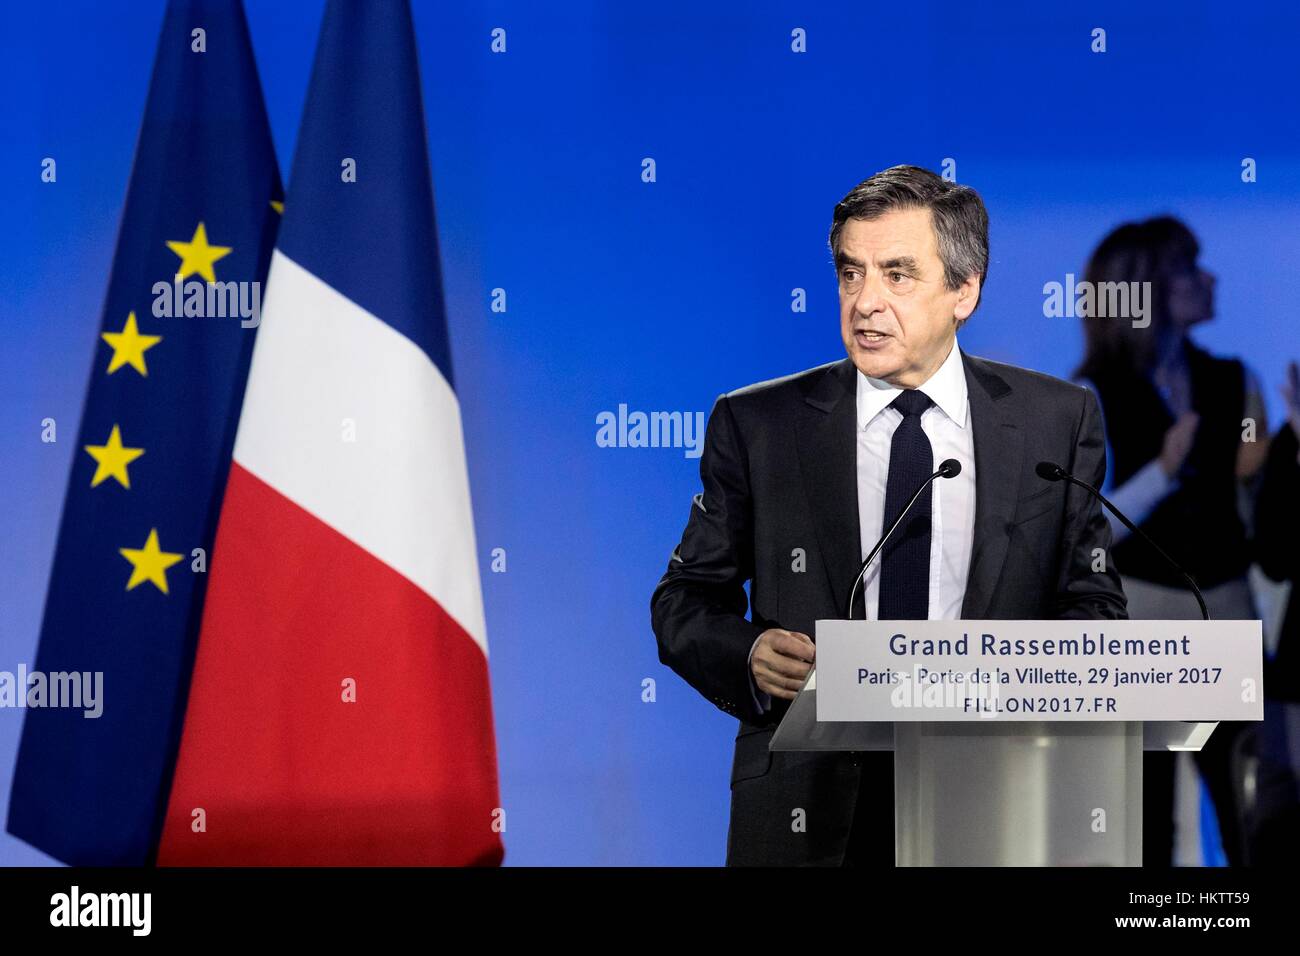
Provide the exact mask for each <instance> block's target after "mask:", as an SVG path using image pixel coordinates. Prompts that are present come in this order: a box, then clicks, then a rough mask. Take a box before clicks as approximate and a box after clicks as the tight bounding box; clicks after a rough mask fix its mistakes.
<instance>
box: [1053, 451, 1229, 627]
mask: <svg viewBox="0 0 1300 956" xmlns="http://www.w3.org/2000/svg"><path fill="white" fill-rule="evenodd" d="M1034 471H1036V472H1037V473H1038V477H1039V478H1042V479H1043V480H1045V481H1068V482H1071V483H1073V484H1076V485H1078V486H1079V487H1080V488H1082V489H1083V490H1084V491H1086V492H1088V494H1090V495H1092V496H1093V497H1094V498H1096V499H1097V500H1098V501H1100V502H1101V503H1102V504H1103V505H1105V506H1106V507H1107V508H1108V509H1110V513H1111V514H1113V515H1114V516H1115V517H1116V518H1118V519H1119V520H1120V522H1121V523H1122V524H1123V525H1124V527H1126V528H1128V529H1129V531H1131V532H1133V533H1134V534H1135V535H1137V536H1138V537H1139V538H1141V539H1142V540H1143V541H1145V542H1146V543H1147V544H1149V545H1150V546H1151V550H1153V551H1155V553H1156V554H1158V555H1160V557H1161V558H1163V559H1164V561H1165V563H1166V564H1168V565H1169V566H1170V567H1171V568H1173V569H1174V570H1175V571H1177V572H1178V573H1179V574H1181V575H1182V576H1183V578H1184V579H1185V580H1186V581H1187V584H1188V586H1189V587H1190V588H1191V589H1192V594H1194V595H1195V596H1196V603H1197V604H1199V605H1200V606H1201V617H1203V618H1205V620H1207V621H1208V620H1209V619H1210V611H1209V609H1208V608H1206V606H1205V595H1203V594H1202V593H1201V589H1200V588H1199V587H1197V584H1196V582H1195V581H1194V580H1193V579H1192V576H1191V575H1190V574H1188V573H1187V572H1186V571H1184V570H1183V569H1182V568H1181V567H1179V566H1178V562H1177V561H1175V560H1174V559H1173V558H1171V557H1169V555H1167V554H1165V552H1164V549H1163V548H1161V547H1160V545H1158V544H1156V543H1155V542H1154V541H1152V540H1151V536H1150V535H1148V534H1147V533H1146V532H1145V531H1143V530H1142V529H1141V528H1139V527H1138V526H1137V525H1135V524H1134V523H1133V522H1132V521H1129V520H1128V517H1127V516H1126V515H1125V514H1124V513H1123V512H1122V511H1120V510H1119V509H1118V508H1116V507H1115V506H1114V505H1113V504H1111V503H1110V502H1109V501H1107V500H1106V496H1105V495H1103V494H1102V493H1101V492H1100V491H1098V490H1097V489H1096V488H1094V487H1093V486H1092V485H1090V484H1088V483H1087V482H1086V481H1081V480H1080V479H1078V478H1076V477H1074V475H1072V474H1070V473H1069V472H1068V471H1066V470H1065V469H1064V468H1062V467H1061V466H1060V465H1057V464H1055V463H1053V462H1050V461H1040V462H1039V463H1038V464H1037V465H1035V466H1034Z"/></svg>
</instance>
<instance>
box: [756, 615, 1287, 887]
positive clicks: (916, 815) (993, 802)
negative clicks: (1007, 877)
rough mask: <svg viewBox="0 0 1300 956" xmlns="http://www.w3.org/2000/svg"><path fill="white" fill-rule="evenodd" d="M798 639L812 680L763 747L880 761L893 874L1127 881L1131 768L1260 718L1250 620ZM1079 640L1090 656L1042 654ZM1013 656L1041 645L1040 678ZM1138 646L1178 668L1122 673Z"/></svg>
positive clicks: (929, 629)
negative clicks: (889, 809) (1086, 872)
mask: <svg viewBox="0 0 1300 956" xmlns="http://www.w3.org/2000/svg"><path fill="white" fill-rule="evenodd" d="M904 628H906V631H903V629H904ZM816 633H817V641H816V644H817V654H816V658H817V659H816V669H815V670H813V671H812V672H811V673H810V674H809V676H808V679H807V680H806V681H805V683H804V687H803V689H802V690H801V691H800V692H799V694H798V695H797V696H796V698H795V699H794V700H793V701H792V702H791V704H790V707H789V709H788V711H787V712H786V714H785V716H784V717H783V719H782V721H781V723H780V725H779V726H778V728H777V730H776V732H775V733H774V734H773V736H772V741H771V744H770V747H771V749H772V750H821V751H845V752H858V751H872V750H889V751H893V754H894V820H893V825H894V847H895V862H896V864H897V865H898V866H1140V865H1141V863H1142V752H1143V751H1144V750H1193V751H1194V750H1200V749H1201V747H1202V746H1204V744H1205V742H1206V741H1207V740H1208V739H1209V738H1210V735H1211V734H1212V733H1213V731H1214V728H1215V726H1216V725H1217V723H1218V721H1220V720H1261V719H1262V718H1263V685H1262V667H1263V639H1262V628H1261V625H1260V622H1258V621H1225V622H1204V621H1104V622H1102V621H819V622H817V632H816ZM1090 635H1091V638H1090V639H1091V641H1092V642H1093V644H1094V645H1096V644H1100V650H1099V651H1094V652H1093V653H1087V654H1068V653H1055V651H1057V650H1060V649H1062V648H1063V649H1067V650H1077V649H1079V648H1080V647H1084V648H1090V647H1092V645H1089V644H1087V643H1086V642H1087V640H1088V639H1089V637H1090ZM963 636H964V637H965V642H964V643H963V642H962V637H963ZM990 637H991V638H992V641H991V642H990V641H989V640H987V638H990ZM1017 641H1018V642H1020V643H1019V644H1017V643H1016V642H1017ZM1031 641H1032V642H1036V643H1035V644H1033V645H1030V643H1029V642H1031ZM1003 642H1007V643H1005V644H1004V643H1003ZM1004 646H1007V647H1010V648H1011V649H1013V650H1014V649H1016V648H1017V647H1019V648H1020V649H1021V650H1022V653H1020V654H1014V653H1013V654H1010V655H1003V654H1000V653H997V650H998V649H999V648H1001V647H1004ZM1031 646H1032V647H1033V648H1035V649H1037V650H1038V651H1042V649H1043V648H1044V647H1045V646H1051V647H1052V648H1053V653H1052V655H1051V656H1052V660H1051V662H1050V664H1044V663H1043V662H1042V659H1041V655H1040V654H1033V655H1032V656H1033V657H1036V658H1039V660H1038V661H1037V662H1036V663H1028V660H1029V658H1030V656H1031V655H1028V654H1026V653H1023V651H1024V649H1025V648H1028V647H1031ZM1139 648H1141V649H1143V650H1144V651H1146V650H1151V649H1172V648H1181V649H1182V651H1183V652H1182V653H1177V654H1172V655H1164V654H1153V655H1148V654H1146V653H1145V652H1144V653H1142V654H1141V657H1142V658H1143V659H1142V661H1141V664H1140V666H1133V665H1134V663H1135V662H1134V661H1133V660H1132V659H1129V658H1130V654H1131V653H1132V652H1136V651H1137V650H1138V649H1139ZM1108 649H1109V650H1119V651H1124V653H1122V654H1121V653H1109V654H1108V653H1102V651H1105V650H1108ZM972 650H976V651H978V653H972ZM987 650H992V651H993V652H994V653H984V651H987ZM945 652H946V653H945ZM819 672H820V673H821V674H822V689H821V692H820V694H819V691H818V673H819ZM963 675H964V679H963ZM972 675H974V676H975V678H976V679H972ZM1161 675H1165V678H1167V679H1162V677H1161ZM979 677H987V678H988V680H986V681H981V680H979V679H978V678H979ZM873 678H879V679H878V680H873ZM1121 679H1122V682H1121ZM927 695H928V699H927ZM981 699H982V704H983V705H986V706H983V705H981ZM881 825H888V824H887V823H886V822H884V821H882V822H881Z"/></svg>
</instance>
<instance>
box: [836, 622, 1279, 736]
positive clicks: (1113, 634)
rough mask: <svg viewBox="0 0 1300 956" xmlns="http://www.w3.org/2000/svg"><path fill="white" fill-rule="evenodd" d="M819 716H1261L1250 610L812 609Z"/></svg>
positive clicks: (1257, 630)
mask: <svg viewBox="0 0 1300 956" xmlns="http://www.w3.org/2000/svg"><path fill="white" fill-rule="evenodd" d="M817 686H818V688H819V690H820V693H819V694H818V695H817V720H819V721H966V720H974V721H981V720H1030V721H1042V720H1050V721H1054V722H1056V721H1059V722H1069V721H1081V722H1093V721H1130V720H1140V721H1147V720H1195V721H1218V720H1262V719H1263V717H1264V695H1263V630H1262V625H1261V624H1260V622H1259V621H960V620H959V621H818V622H817Z"/></svg>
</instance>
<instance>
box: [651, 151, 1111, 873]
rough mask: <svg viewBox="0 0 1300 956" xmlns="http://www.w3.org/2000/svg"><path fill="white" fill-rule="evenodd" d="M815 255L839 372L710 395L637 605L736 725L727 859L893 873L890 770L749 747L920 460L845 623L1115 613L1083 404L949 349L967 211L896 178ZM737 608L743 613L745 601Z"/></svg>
mask: <svg viewBox="0 0 1300 956" xmlns="http://www.w3.org/2000/svg"><path fill="white" fill-rule="evenodd" d="M830 247H831V252H832V255H833V257H834V262H835V267H836V271H837V276H838V282H839V299H840V325H841V336H842V338H843V341H844V345H845V349H846V351H847V353H848V357H847V358H846V359H841V360H840V361H838V362H832V363H830V364H828V365H823V366H821V367H819V368H815V369H811V370H809V371H806V372H801V373H798V374H796V375H791V376H789V377H786V378H781V379H776V380H774V381H771V382H763V383H761V384H757V385H752V386H749V387H748V388H743V389H740V390H738V391H734V392H730V393H727V394H725V395H723V396H721V397H720V398H719V399H718V401H717V402H716V404H715V405H714V407H713V411H712V413H711V415H710V418H709V424H708V428H707V431H706V435H705V443H704V449H703V454H702V456H701V459H700V477H701V479H702V481H703V486H704V490H703V492H702V493H700V494H698V495H696V496H695V499H694V503H693V506H692V508H691V512H690V518H689V520H688V522H687V525H686V530H685V532H684V533H683V535H682V540H681V544H679V545H678V547H677V549H676V551H674V553H673V555H672V558H671V560H670V561H669V564H668V570H667V573H665V574H664V576H663V578H662V579H661V581H660V582H659V586H658V587H657V588H656V590H655V593H654V597H653V598H652V599H651V619H652V623H653V626H654V631H655V635H656V637H657V638H658V642H659V657H660V660H661V661H662V662H663V663H665V664H667V665H668V666H670V667H672V668H673V670H675V671H676V672H677V673H678V674H680V675H681V676H682V677H683V678H684V679H685V680H686V681H687V682H688V683H689V684H690V685H691V686H693V687H694V688H696V689H697V690H698V691H699V692H700V693H701V694H703V695H704V696H705V697H707V698H708V699H709V700H710V701H712V702H713V703H714V704H716V705H717V706H718V707H720V708H721V709H722V710H724V711H725V712H727V713H728V714H731V715H732V716H735V717H738V718H739V719H740V727H739V733H738V734H737V735H736V749H735V758H734V762H733V765H732V771H731V823H730V826H729V828H728V833H727V863H728V865H794V864H800V865H830V866H838V865H864V864H867V865H892V864H893V862H894V845H893V828H892V826H891V825H890V821H892V820H893V759H892V754H889V753H846V754H840V753H821V752H807V753H804V752H777V753H773V752H771V751H770V750H769V749H768V745H769V743H770V741H771V738H772V733H773V731H774V730H775V728H776V726H777V724H778V723H780V720H781V718H782V717H783V716H784V714H785V712H786V710H787V709H788V708H789V703H790V701H791V700H792V699H793V698H794V697H795V695H796V693H797V691H798V690H799V688H800V687H801V686H802V684H803V682H804V679H805V678H806V677H807V675H808V672H809V670H810V669H811V667H812V666H813V661H814V658H815V651H816V648H815V645H814V643H813V640H812V638H811V636H810V635H813V634H814V633H815V622H816V621H817V620H819V619H825V618H839V617H842V616H843V612H844V604H845V598H846V596H847V595H848V593H849V591H850V588H851V587H852V584H853V576H854V573H855V572H856V571H857V569H858V566H859V564H860V563H861V561H862V559H863V558H864V557H865V556H866V553H867V552H868V550H869V549H870V547H871V546H872V544H873V543H874V542H875V541H876V539H878V538H879V537H880V535H881V533H882V532H883V530H884V528H885V527H887V526H888V525H889V524H892V523H893V520H894V519H895V518H896V516H897V514H898V513H899V512H900V511H901V509H902V504H903V502H904V501H905V500H906V499H907V498H910V496H911V493H912V492H913V491H914V490H915V488H916V487H918V486H919V485H920V483H921V480H922V479H924V478H925V477H926V476H928V475H929V474H930V473H931V472H932V471H933V470H934V469H935V468H936V467H937V464H938V462H940V461H943V460H945V459H946V458H948V457H956V458H957V459H958V460H959V461H960V462H961V464H962V466H963V470H962V474H961V475H959V476H958V477H957V478H954V479H950V480H947V481H940V482H936V483H935V484H933V485H932V486H931V488H930V491H929V493H928V494H923V495H922V496H921V498H920V499H919V500H918V501H917V503H916V505H915V506H914V507H913V508H912V510H911V511H909V512H908V515H907V517H906V518H905V519H904V523H903V524H901V525H900V526H899V528H898V530H897V531H896V532H895V534H894V536H893V537H891V539H890V543H889V545H888V546H887V547H886V548H885V549H884V550H883V551H882V554H881V557H880V559H879V560H878V561H877V562H875V563H874V564H873V567H872V568H871V569H869V570H868V572H867V573H866V575H864V578H863V587H862V588H861V589H860V591H859V597H858V601H857V603H856V606H855V614H854V616H855V617H861V616H865V617H869V618H876V619H881V620H884V619H927V618H931V619H939V618H956V617H961V618H974V619H979V618H987V619H1015V618H1039V619H1044V618H1123V617H1124V616H1125V605H1124V594H1123V591H1122V589H1121V587H1120V583H1119V576H1118V575H1117V574H1116V572H1115V570H1114V569H1113V568H1112V567H1111V564H1110V561H1109V560H1108V556H1107V552H1108V549H1109V546H1110V530H1109V525H1108V524H1107V522H1106V520H1105V518H1104V516H1103V515H1102V514H1101V511H1100V508H1099V506H1098V505H1097V504H1096V502H1095V501H1093V500H1092V499H1091V498H1090V497H1088V496H1087V495H1086V494H1085V493H1084V492H1083V491H1082V490H1081V489H1078V488H1076V487H1075V486H1073V485H1070V484H1068V483H1066V482H1047V481H1044V480H1043V479H1041V478H1039V477H1038V476H1037V475H1036V474H1035V471H1034V466H1035V465H1036V464H1037V463H1038V462H1040V461H1053V462H1056V463H1057V464H1060V465H1062V466H1063V467H1065V468H1066V469H1067V470H1068V471H1070V472H1073V473H1074V474H1076V475H1078V476H1079V477H1081V478H1082V479H1083V480H1085V481H1087V482H1089V483H1091V484H1094V485H1100V484H1101V483H1102V480H1103V477H1104V475H1105V468H1106V462H1105V441H1104V437H1103V434H1102V427H1101V420H1100V417H1099V414H1098V410H1097V403H1096V400H1095V398H1094V397H1093V395H1092V393H1091V392H1089V391H1088V390H1087V389H1084V388H1082V387H1080V386H1078V385H1074V384H1071V383H1069V382H1065V381H1061V380H1059V379H1055V378H1051V377H1049V376H1047V375H1042V374H1039V373H1037V372H1031V371H1027V370H1024V369H1020V368H1015V367H1013V366H1010V365H1004V364H1001V363H997V362H991V361H987V360H984V359H979V358H975V357H973V356H969V355H966V354H965V353H964V352H962V351H961V349H960V348H959V347H958V345H957V342H956V333H957V330H958V328H960V326H961V325H962V324H963V323H964V322H965V321H966V320H967V318H968V317H969V316H970V314H971V313H972V312H973V311H974V310H975V307H976V305H977V304H978V302H979V296H980V290H981V288H982V286H983V282H984V279H985V276H986V274H987V271H988V216H987V213H986V212H985V209H984V205H983V202H982V201H981V200H980V198H979V195H978V194H977V193H976V192H975V191H974V190H972V189H970V188H969V187H965V186H959V185H957V184H954V183H950V182H946V181H944V180H943V179H942V178H940V177H939V176H936V175H935V174H934V173H931V172H929V171H927V170H923V169H919V168H917V167H915V166H896V167H894V168H892V169H888V170H885V171H883V172H880V173H877V174H876V175H874V176H872V177H870V178H869V179H867V180H865V181H864V182H862V183H860V184H859V185H858V186H857V187H855V188H854V189H853V191H851V192H850V193H849V194H848V196H846V197H845V198H844V199H843V200H842V201H841V202H840V203H839V204H837V206H836V207H835V213H834V217H833V224H832V228H831V235H830ZM747 581H748V582H749V583H750V598H749V604H750V606H751V608H752V613H751V614H750V617H749V619H746V617H745V611H746V603H747V602H746V596H745V591H744V585H745V583H746V582H747Z"/></svg>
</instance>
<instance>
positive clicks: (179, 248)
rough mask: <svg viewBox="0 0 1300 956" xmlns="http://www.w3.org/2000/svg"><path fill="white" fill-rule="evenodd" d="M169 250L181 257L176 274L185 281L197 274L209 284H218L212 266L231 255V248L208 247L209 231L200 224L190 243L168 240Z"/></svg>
mask: <svg viewBox="0 0 1300 956" xmlns="http://www.w3.org/2000/svg"><path fill="white" fill-rule="evenodd" d="M167 248H168V249H170V250H171V251H172V252H174V253H176V254H177V255H178V256H180V257H181V264H180V265H179V266H177V267H176V274H177V275H178V276H180V277H181V278H182V279H184V278H185V277H186V276H192V275H194V274H195V273H196V272H197V273H198V274H199V275H201V276H203V278H204V279H206V280H207V281H208V282H216V281H217V274H216V273H215V272H213V271H212V264H213V263H214V262H216V261H217V260H218V259H221V258H223V257H225V256H228V255H230V246H210V245H208V231H207V230H206V229H205V228H203V223H199V225H198V228H197V229H195V230H194V238H193V239H191V240H190V241H189V242H179V241H172V240H168V242H167Z"/></svg>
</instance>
